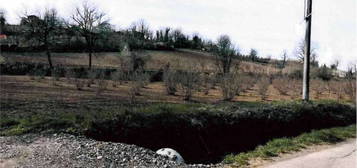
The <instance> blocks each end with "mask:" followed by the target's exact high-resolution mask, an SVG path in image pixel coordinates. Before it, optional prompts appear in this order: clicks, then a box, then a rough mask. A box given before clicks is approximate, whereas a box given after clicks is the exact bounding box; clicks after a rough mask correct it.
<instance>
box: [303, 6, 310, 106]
mask: <svg viewBox="0 0 357 168" xmlns="http://www.w3.org/2000/svg"><path fill="white" fill-rule="evenodd" d="M306 2H307V3H306ZM304 17H305V21H306V31H305V45H304V46H305V56H304V74H303V84H302V99H303V100H304V101H309V88H310V86H309V85H310V54H311V53H310V49H311V47H310V45H311V20H312V0H305V16H304Z"/></svg>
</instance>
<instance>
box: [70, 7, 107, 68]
mask: <svg viewBox="0 0 357 168" xmlns="http://www.w3.org/2000/svg"><path fill="white" fill-rule="evenodd" d="M104 17H105V14H104V13H102V12H100V11H99V10H98V9H97V8H96V7H94V6H93V5H90V4H88V3H87V2H84V3H83V4H82V6H81V7H76V10H75V13H74V14H73V15H72V20H73V21H74V22H75V24H76V26H78V29H77V30H78V32H79V33H80V34H81V35H82V36H83V37H84V38H85V41H86V45H87V50H88V56H89V69H91V67H92V53H93V52H94V45H95V41H96V39H97V34H98V33H99V32H100V31H101V29H102V28H103V27H107V26H108V25H109V23H108V20H105V19H104Z"/></svg>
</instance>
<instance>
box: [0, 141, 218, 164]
mask: <svg viewBox="0 0 357 168" xmlns="http://www.w3.org/2000/svg"><path fill="white" fill-rule="evenodd" d="M3 167H4V168H5V167H6V168H8V167H33V168H41V167H44V168H45V167H46V168H48V167H67V168H69V167H108V168H114V167H136V168H141V167H143V168H144V167H145V168H147V167H148V168H150V167H152V168H155V167H160V168H165V167H223V165H221V164H217V165H201V164H196V165H186V164H181V165H180V164H177V163H176V162H174V161H171V160H169V159H168V158H166V157H163V156H160V155H157V154H156V153H155V152H154V151H151V150H149V149H145V148H142V147H138V146H135V145H128V144H122V143H111V142H101V141H95V140H91V139H87V138H85V137H78V136H73V135H68V134H59V135H56V134H54V135H36V134H27V135H22V136H11V137H0V168H3Z"/></svg>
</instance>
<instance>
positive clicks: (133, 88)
mask: <svg viewBox="0 0 357 168" xmlns="http://www.w3.org/2000/svg"><path fill="white" fill-rule="evenodd" d="M130 80H131V81H132V84H131V85H130V89H129V97H130V102H131V103H134V102H135V101H136V96H140V91H141V88H143V87H145V85H147V84H148V83H149V80H150V76H149V74H147V73H145V72H143V71H135V72H133V73H132V74H131V76H130Z"/></svg>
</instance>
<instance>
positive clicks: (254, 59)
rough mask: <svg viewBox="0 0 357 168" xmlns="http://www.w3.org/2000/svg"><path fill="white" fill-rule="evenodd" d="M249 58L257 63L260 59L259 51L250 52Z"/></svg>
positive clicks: (252, 50)
mask: <svg viewBox="0 0 357 168" xmlns="http://www.w3.org/2000/svg"><path fill="white" fill-rule="evenodd" d="M249 57H250V59H251V60H252V61H253V62H254V61H257V59H258V51H257V50H256V49H254V48H252V49H251V50H250V53H249Z"/></svg>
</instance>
